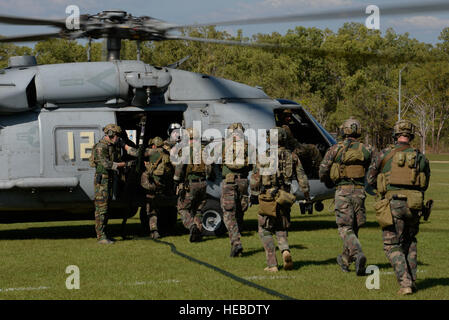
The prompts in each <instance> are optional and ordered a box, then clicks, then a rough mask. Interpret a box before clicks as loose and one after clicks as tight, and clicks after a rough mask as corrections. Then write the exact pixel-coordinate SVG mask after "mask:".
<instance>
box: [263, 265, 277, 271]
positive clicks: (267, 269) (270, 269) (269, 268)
mask: <svg viewBox="0 0 449 320" xmlns="http://www.w3.org/2000/svg"><path fill="white" fill-rule="evenodd" d="M263 270H264V271H269V272H278V271H279V270H278V267H276V266H274V267H266V268H265V269H263Z"/></svg>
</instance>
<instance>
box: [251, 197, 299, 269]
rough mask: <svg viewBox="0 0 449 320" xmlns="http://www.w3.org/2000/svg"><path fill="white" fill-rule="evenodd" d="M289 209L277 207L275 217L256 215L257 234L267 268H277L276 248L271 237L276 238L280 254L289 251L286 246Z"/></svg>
mask: <svg viewBox="0 0 449 320" xmlns="http://www.w3.org/2000/svg"><path fill="white" fill-rule="evenodd" d="M290 209H291V208H290V207H288V208H285V207H280V206H278V207H277V209H276V211H277V213H276V217H270V216H262V215H260V214H259V215H257V222H258V233H259V238H260V240H261V241H262V245H263V248H264V249H265V256H266V259H267V266H268V267H275V266H276V267H277V265H278V262H277V259H276V246H275V244H274V239H273V235H274V236H275V237H276V240H277V243H278V247H279V250H280V251H281V252H283V251H285V250H290V247H289V245H288V228H289V227H290Z"/></svg>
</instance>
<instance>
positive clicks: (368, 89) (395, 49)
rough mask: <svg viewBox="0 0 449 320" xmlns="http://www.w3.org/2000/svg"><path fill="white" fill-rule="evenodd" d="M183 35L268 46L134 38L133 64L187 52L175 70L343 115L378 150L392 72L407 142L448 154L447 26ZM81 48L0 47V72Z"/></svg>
mask: <svg viewBox="0 0 449 320" xmlns="http://www.w3.org/2000/svg"><path fill="white" fill-rule="evenodd" d="M184 33H185V34H186V35H189V36H192V37H206V38H214V39H222V40H233V41H241V42H243V43H249V44H270V45H274V46H272V47H266V48H259V47H256V48H254V47H248V46H230V45H219V44H211V43H202V42H193V41H183V40H170V41H161V42H143V43H142V44H141V60H142V61H144V62H145V63H149V64H151V65H155V66H167V65H170V64H172V63H175V62H177V61H179V60H181V59H183V58H185V57H187V56H189V59H187V60H186V61H185V62H184V63H183V64H182V65H181V66H180V69H184V70H187V71H193V72H199V73H205V74H210V75H213V76H216V77H223V78H227V79H230V80H234V81H238V82H241V83H245V84H248V85H251V86H259V87H262V89H263V90H264V91H265V92H266V93H267V94H268V95H270V96H271V97H273V98H285V99H290V100H294V101H297V102H299V103H301V104H302V105H303V106H304V107H305V108H306V109H307V110H308V111H309V112H311V113H312V114H313V115H314V116H315V118H316V119H317V120H318V121H319V122H321V123H322V124H323V125H324V126H325V127H326V129H327V130H329V131H330V132H336V130H337V128H338V126H339V125H340V124H341V123H342V122H343V121H344V120H345V119H347V118H349V117H350V116H354V117H355V118H357V119H358V120H359V121H360V122H361V124H362V126H363V136H364V137H363V138H364V140H365V142H366V143H369V144H371V145H374V146H376V147H377V148H382V147H384V146H385V145H387V144H388V143H391V142H392V137H391V133H392V127H393V125H394V123H395V122H396V121H397V120H398V107H399V94H398V91H399V77H400V75H401V99H400V100H401V118H404V119H409V120H411V121H412V122H413V123H414V124H415V125H416V127H417V135H416V139H415V144H416V146H418V147H420V148H421V150H423V151H424V152H426V151H431V152H435V153H439V152H447V151H448V150H449V137H448V131H449V126H448V118H449V28H444V29H443V30H442V31H441V34H440V36H439V40H440V42H439V43H438V44H436V45H431V44H427V43H423V42H420V41H418V40H416V39H413V38H410V36H409V34H408V33H405V34H396V33H395V31H394V30H393V29H388V30H387V31H386V32H385V34H383V35H382V34H381V32H380V31H378V30H369V29H367V28H366V27H365V26H364V25H362V24H359V23H346V24H344V25H343V26H342V27H341V28H340V29H339V30H338V31H337V32H333V31H332V30H329V29H325V30H321V29H318V28H304V27H300V26H298V27H296V28H295V29H294V30H289V31H288V32H287V33H286V34H285V35H281V34H279V33H272V34H261V33H259V34H256V35H253V36H252V37H251V38H247V37H243V36H242V31H241V30H239V31H238V32H237V35H231V34H229V33H227V32H226V31H218V30H216V29H215V28H214V27H205V28H198V29H189V30H184ZM87 46H88V44H87V43H86V44H81V43H79V42H76V41H70V40H64V39H51V40H46V41H40V42H38V43H36V45H35V46H34V48H29V47H26V46H16V45H13V44H1V45H0V68H4V67H6V66H7V60H8V58H9V57H10V56H14V55H24V54H31V55H35V56H36V58H37V61H38V63H39V64H52V63H67V62H84V61H87ZM136 56H137V47H136V42H135V41H128V40H125V41H122V50H121V59H123V60H135V59H136ZM90 58H91V61H102V60H104V59H105V41H102V42H93V43H92V44H91V50H90Z"/></svg>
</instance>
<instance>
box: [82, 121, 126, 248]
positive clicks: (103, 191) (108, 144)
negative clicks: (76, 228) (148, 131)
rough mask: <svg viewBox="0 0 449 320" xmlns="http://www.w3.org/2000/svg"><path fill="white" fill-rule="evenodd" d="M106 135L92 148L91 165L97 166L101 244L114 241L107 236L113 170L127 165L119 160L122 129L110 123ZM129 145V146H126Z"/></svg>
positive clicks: (97, 231)
mask: <svg viewBox="0 0 449 320" xmlns="http://www.w3.org/2000/svg"><path fill="white" fill-rule="evenodd" d="M103 131H104V133H105V136H104V137H103V138H102V139H101V140H100V141H99V142H98V143H96V144H95V145H94V146H93V148H92V154H91V158H90V165H91V166H92V167H95V179H94V188H95V200H94V204H95V231H96V233H97V241H98V243H100V244H111V243H113V241H112V240H110V239H109V238H108V237H107V234H106V226H107V223H108V205H109V202H110V200H111V198H112V182H113V181H112V180H113V172H112V171H113V170H117V169H118V168H122V167H124V166H126V163H125V162H116V161H118V151H119V148H120V147H119V145H118V142H119V135H120V134H121V132H122V129H121V128H120V127H119V126H118V125H116V124H108V125H107V126H105V127H104V128H103ZM125 147H128V146H125Z"/></svg>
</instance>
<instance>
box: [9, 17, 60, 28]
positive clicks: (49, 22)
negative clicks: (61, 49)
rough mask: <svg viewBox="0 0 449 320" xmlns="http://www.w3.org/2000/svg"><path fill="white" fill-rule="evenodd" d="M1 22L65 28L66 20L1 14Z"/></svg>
mask: <svg viewBox="0 0 449 320" xmlns="http://www.w3.org/2000/svg"><path fill="white" fill-rule="evenodd" d="M0 23H6V24H16V25H40V26H53V27H58V28H65V20H50V19H40V18H25V17H15V16H5V15H0Z"/></svg>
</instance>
